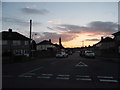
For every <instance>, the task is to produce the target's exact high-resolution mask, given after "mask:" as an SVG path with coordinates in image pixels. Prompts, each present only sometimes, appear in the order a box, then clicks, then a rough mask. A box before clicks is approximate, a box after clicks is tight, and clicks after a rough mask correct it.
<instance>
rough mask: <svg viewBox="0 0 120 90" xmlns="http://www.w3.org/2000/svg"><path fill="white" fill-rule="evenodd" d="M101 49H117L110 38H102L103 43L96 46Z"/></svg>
mask: <svg viewBox="0 0 120 90" xmlns="http://www.w3.org/2000/svg"><path fill="white" fill-rule="evenodd" d="M96 47H97V48H99V49H110V48H113V47H115V43H114V40H113V39H112V38H110V37H105V38H103V37H101V41H100V42H98V43H97V44H96Z"/></svg>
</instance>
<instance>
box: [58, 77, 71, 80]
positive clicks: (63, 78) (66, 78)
mask: <svg viewBox="0 0 120 90" xmlns="http://www.w3.org/2000/svg"><path fill="white" fill-rule="evenodd" d="M56 79H62V80H69V79H70V78H68V77H56Z"/></svg>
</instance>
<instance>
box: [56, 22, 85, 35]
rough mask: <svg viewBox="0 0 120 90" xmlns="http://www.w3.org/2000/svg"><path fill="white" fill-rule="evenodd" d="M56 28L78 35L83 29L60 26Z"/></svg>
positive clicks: (75, 26) (67, 25) (73, 26)
mask: <svg viewBox="0 0 120 90" xmlns="http://www.w3.org/2000/svg"><path fill="white" fill-rule="evenodd" d="M56 28H57V29H59V30H62V31H66V32H68V33H80V32H81V30H82V28H83V27H80V26H78V25H69V24H61V25H59V26H58V27H56Z"/></svg>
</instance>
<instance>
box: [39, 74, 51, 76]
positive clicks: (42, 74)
mask: <svg viewBox="0 0 120 90" xmlns="http://www.w3.org/2000/svg"><path fill="white" fill-rule="evenodd" d="M41 75H44V76H53V74H41Z"/></svg>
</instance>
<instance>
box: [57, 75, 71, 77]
mask: <svg viewBox="0 0 120 90" xmlns="http://www.w3.org/2000/svg"><path fill="white" fill-rule="evenodd" d="M58 76H61V77H69V76H70V75H62V74H60V75H58Z"/></svg>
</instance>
